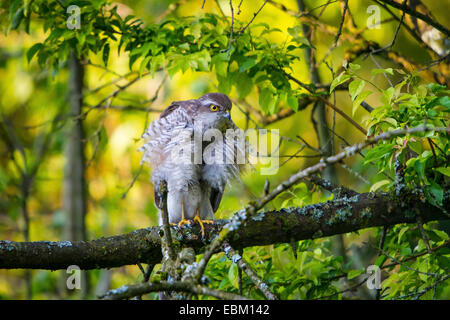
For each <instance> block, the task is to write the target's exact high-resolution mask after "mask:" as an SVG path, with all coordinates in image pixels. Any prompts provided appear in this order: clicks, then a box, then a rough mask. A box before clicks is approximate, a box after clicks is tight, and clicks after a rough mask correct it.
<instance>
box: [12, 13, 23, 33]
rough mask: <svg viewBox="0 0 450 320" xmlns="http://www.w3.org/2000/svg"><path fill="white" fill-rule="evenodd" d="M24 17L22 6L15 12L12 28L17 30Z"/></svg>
mask: <svg viewBox="0 0 450 320" xmlns="http://www.w3.org/2000/svg"><path fill="white" fill-rule="evenodd" d="M23 17H24V14H23V8H20V9H19V10H17V11H16V13H15V14H14V17H13V19H12V22H11V30H16V29H17V28H18V27H19V25H20V22H21V21H22V19H23Z"/></svg>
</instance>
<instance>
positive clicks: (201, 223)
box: [194, 208, 214, 238]
mask: <svg viewBox="0 0 450 320" xmlns="http://www.w3.org/2000/svg"><path fill="white" fill-rule="evenodd" d="M199 213H200V208H197V212H196V213H195V217H194V222H198V224H199V225H200V228H201V229H202V238H204V237H205V226H204V225H203V224H204V223H210V224H213V223H214V221H213V220H202V219H201V218H200V215H199Z"/></svg>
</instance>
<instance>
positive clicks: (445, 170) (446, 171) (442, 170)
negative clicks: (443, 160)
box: [435, 167, 450, 177]
mask: <svg viewBox="0 0 450 320" xmlns="http://www.w3.org/2000/svg"><path fill="white" fill-rule="evenodd" d="M435 170H436V171H437V172H440V173H442V174H443V175H446V176H447V177H450V168H449V167H446V168H444V167H439V168H435Z"/></svg>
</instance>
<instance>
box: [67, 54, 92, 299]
mask: <svg viewBox="0 0 450 320" xmlns="http://www.w3.org/2000/svg"><path fill="white" fill-rule="evenodd" d="M69 70H70V76H69V97H68V98H69V117H70V122H69V123H70V128H69V132H68V135H67V143H66V150H65V154H66V167H65V173H64V212H65V214H66V221H65V229H64V239H65V240H69V241H85V240H86V225H85V216H86V193H85V190H86V181H85V176H84V171H85V162H84V160H85V157H84V148H83V141H84V131H83V125H82V120H81V119H80V115H81V108H82V103H83V92H82V90H83V78H84V68H83V65H81V63H80V61H79V59H78V58H77V57H76V56H75V55H74V53H73V52H71V58H70V61H69ZM63 278H64V279H66V278H67V274H64V275H63ZM63 282H64V284H65V281H63ZM81 292H82V295H83V296H85V295H86V294H87V292H88V286H87V278H86V273H85V272H83V273H82V275H81Z"/></svg>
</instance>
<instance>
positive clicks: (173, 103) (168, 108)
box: [159, 101, 180, 119]
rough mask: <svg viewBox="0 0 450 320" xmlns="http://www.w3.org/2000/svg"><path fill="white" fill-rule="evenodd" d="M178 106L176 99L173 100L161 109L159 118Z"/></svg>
mask: <svg viewBox="0 0 450 320" xmlns="http://www.w3.org/2000/svg"><path fill="white" fill-rule="evenodd" d="M179 106H180V104H179V102H178V101H174V102H172V103H171V104H170V106H168V107H167V108H166V109H164V110H163V112H161V115H160V116H159V118H160V119H161V118H164V117H166V116H168V115H169V114H170V113H172V112H173V111H174V110H175V109H177V108H178V107H179Z"/></svg>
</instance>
